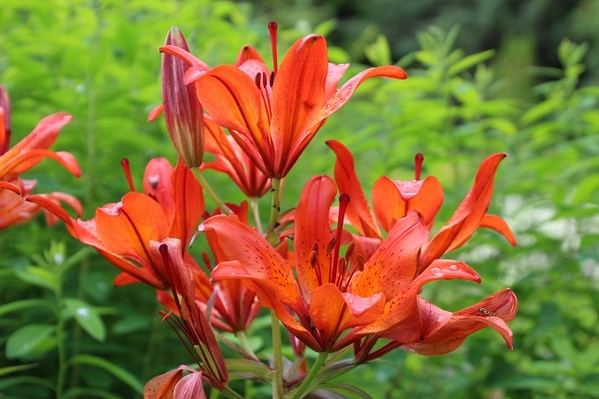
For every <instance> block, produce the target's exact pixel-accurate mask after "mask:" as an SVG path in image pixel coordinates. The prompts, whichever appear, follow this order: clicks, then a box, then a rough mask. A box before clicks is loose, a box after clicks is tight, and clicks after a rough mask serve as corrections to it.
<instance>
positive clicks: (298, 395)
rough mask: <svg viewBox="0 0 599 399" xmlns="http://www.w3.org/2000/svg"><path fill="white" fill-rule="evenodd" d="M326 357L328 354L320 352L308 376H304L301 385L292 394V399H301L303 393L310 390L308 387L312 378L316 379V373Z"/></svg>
mask: <svg viewBox="0 0 599 399" xmlns="http://www.w3.org/2000/svg"><path fill="white" fill-rule="evenodd" d="M327 357H329V353H328V352H321V353H319V354H318V357H317V358H316V361H315V362H314V364H313V365H312V367H311V368H310V372H308V375H306V378H304V381H302V384H301V385H300V386H299V388H297V390H296V391H295V392H294V394H293V399H300V398H302V397H303V395H304V393H305V392H306V391H307V390H308V389H309V388H310V385H311V384H312V381H313V380H314V377H316V376H317V375H318V372H319V371H320V369H321V368H322V366H323V365H324V362H325V361H326V360H327Z"/></svg>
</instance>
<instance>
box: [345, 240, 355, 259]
mask: <svg viewBox="0 0 599 399" xmlns="http://www.w3.org/2000/svg"><path fill="white" fill-rule="evenodd" d="M354 248H356V244H354V243H353V242H352V243H351V244H349V246H348V247H347V250H346V251H345V259H349V258H351V256H352V255H353V253H354Z"/></svg>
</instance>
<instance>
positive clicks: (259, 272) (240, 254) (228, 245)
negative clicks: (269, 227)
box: [198, 215, 300, 307]
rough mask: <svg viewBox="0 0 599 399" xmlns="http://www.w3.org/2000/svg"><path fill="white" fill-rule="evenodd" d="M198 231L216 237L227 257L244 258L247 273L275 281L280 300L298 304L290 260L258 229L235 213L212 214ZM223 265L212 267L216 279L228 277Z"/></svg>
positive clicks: (296, 288)
mask: <svg viewBox="0 0 599 399" xmlns="http://www.w3.org/2000/svg"><path fill="white" fill-rule="evenodd" d="M198 231H203V232H206V234H208V235H212V236H211V238H210V239H211V240H212V239H213V240H215V242H216V243H217V244H218V246H217V247H218V251H220V252H221V256H223V257H224V258H225V259H230V260H231V261H238V262H242V263H243V266H244V268H245V270H247V272H248V275H247V276H244V277H249V275H251V276H252V277H253V278H255V279H257V280H264V282H269V283H272V284H273V285H274V286H276V290H277V295H278V296H279V298H280V300H281V301H283V302H284V303H286V304H289V305H294V306H296V307H297V304H299V303H300V297H299V289H298V286H297V282H296V281H295V278H294V277H293V271H292V270H291V267H290V266H289V264H288V263H287V262H286V261H285V259H283V258H282V257H281V255H279V253H278V252H277V251H276V250H275V249H274V248H273V247H272V246H271V245H270V244H268V242H267V241H266V240H264V238H263V237H262V236H261V235H260V234H259V233H258V232H257V231H256V230H254V229H252V228H251V227H249V226H247V225H245V224H243V223H241V222H240V221H239V218H237V216H236V215H231V216H224V215H216V216H212V217H210V218H208V219H207V220H206V221H205V222H204V223H202V224H201V225H200V227H199V228H198ZM226 264H228V262H227V263H226ZM221 265H223V263H221V264H220V265H218V266H217V267H216V268H215V269H214V270H213V271H212V279H213V280H215V281H216V280H218V279H220V278H226V277H227V273H226V272H223V270H224V269H225V266H222V267H221ZM256 293H257V294H258V292H257V291H256ZM265 301H266V300H265ZM270 305H272V304H270Z"/></svg>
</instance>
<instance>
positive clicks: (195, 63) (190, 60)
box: [158, 44, 210, 83]
mask: <svg viewBox="0 0 599 399" xmlns="http://www.w3.org/2000/svg"><path fill="white" fill-rule="evenodd" d="M158 50H159V51H160V52H161V53H165V54H170V55H174V56H175V57H177V58H179V59H180V60H183V61H185V62H186V63H187V65H189V66H190V67H193V68H196V69H199V70H202V71H208V70H209V69H210V67H209V66H208V65H207V64H206V63H204V62H202V61H200V60H199V59H197V58H196V57H195V56H194V55H193V54H191V53H190V52H189V51H187V50H184V49H182V48H181V47H178V46H173V45H171V44H167V45H165V46H162V47H160V48H159V49H158ZM186 83H188V82H186Z"/></svg>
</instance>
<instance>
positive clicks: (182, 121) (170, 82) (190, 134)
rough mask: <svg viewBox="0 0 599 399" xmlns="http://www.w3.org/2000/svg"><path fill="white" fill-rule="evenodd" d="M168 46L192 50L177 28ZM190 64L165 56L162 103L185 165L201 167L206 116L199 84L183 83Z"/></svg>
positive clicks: (167, 43)
mask: <svg viewBox="0 0 599 399" xmlns="http://www.w3.org/2000/svg"><path fill="white" fill-rule="evenodd" d="M165 44H166V45H172V46H176V47H179V48H181V49H183V50H185V51H189V48H188V47H187V42H186V41H185V37H183V34H182V33H181V31H180V30H179V28H177V27H176V26H173V27H172V28H171V30H170V31H169V32H168V35H167V36H166V42H165ZM187 69H189V65H188V64H186V63H185V62H184V61H182V60H181V59H179V58H177V57H175V56H173V55H171V54H167V53H163V54H162V104H163V111H164V118H165V121H166V130H167V131H168V134H169V136H170V139H171V141H172V142H173V145H174V146H175V150H176V151H177V154H178V155H179V158H181V160H182V161H183V163H184V164H185V165H186V166H187V167H189V168H193V167H197V166H200V164H201V163H202V158H203V156H204V115H203V109H202V105H201V104H200V101H199V100H198V97H197V95H196V88H195V85H186V84H185V82H184V81H183V75H184V74H185V71H187Z"/></svg>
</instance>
